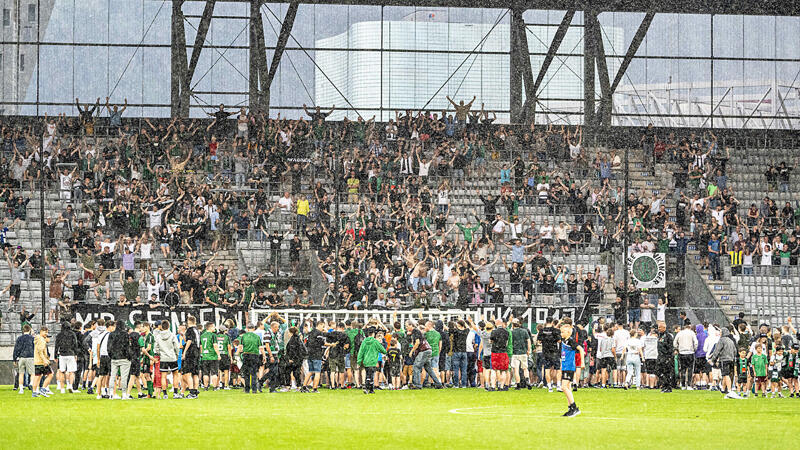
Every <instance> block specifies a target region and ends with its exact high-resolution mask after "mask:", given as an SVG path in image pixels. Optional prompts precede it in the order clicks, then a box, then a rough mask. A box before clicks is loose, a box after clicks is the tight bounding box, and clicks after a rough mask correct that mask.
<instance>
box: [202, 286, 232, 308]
mask: <svg viewBox="0 0 800 450" xmlns="http://www.w3.org/2000/svg"><path fill="white" fill-rule="evenodd" d="M231 288H232V287H231ZM221 290H222V289H220V287H219V286H217V285H216V284H212V285H211V286H209V287H207V288H206V292H205V294H206V303H208V304H209V305H211V306H219V293H220V291H221Z"/></svg>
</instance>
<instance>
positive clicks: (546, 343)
mask: <svg viewBox="0 0 800 450" xmlns="http://www.w3.org/2000/svg"><path fill="white" fill-rule="evenodd" d="M554 323H555V320H553V318H552V317H548V318H547V319H545V322H544V328H542V331H541V332H539V336H538V339H539V341H541V343H542V358H543V360H544V362H543V364H542V367H543V368H544V371H545V381H546V382H547V387H548V390H549V391H550V392H553V384H554V383H555V382H556V375H557V373H558V370H559V369H560V365H561V351H560V349H559V346H558V343H559V342H560V341H561V332H560V331H559V330H558V329H557V328H555V327H554V326H553V324H554Z"/></svg>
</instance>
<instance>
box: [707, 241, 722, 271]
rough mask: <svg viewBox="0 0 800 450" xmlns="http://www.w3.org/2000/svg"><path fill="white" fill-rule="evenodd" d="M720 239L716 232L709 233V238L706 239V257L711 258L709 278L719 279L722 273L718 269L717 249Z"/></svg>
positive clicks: (718, 249) (718, 248)
mask: <svg viewBox="0 0 800 450" xmlns="http://www.w3.org/2000/svg"><path fill="white" fill-rule="evenodd" d="M720 246H721V244H720V241H719V238H718V237H717V233H711V240H709V241H708V257H709V259H710V260H711V279H713V280H721V279H722V275H721V274H720V270H719V251H720Z"/></svg>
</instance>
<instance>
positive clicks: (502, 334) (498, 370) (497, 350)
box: [489, 319, 509, 391]
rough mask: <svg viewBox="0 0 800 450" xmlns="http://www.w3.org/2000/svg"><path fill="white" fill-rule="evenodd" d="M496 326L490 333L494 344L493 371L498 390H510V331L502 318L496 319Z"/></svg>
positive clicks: (490, 339) (492, 344)
mask: <svg viewBox="0 0 800 450" xmlns="http://www.w3.org/2000/svg"><path fill="white" fill-rule="evenodd" d="M494 322H495V325H496V328H495V329H494V330H493V331H492V333H491V334H490V335H489V342H490V343H491V346H492V356H491V358H492V372H493V373H494V378H495V379H496V380H497V390H498V391H507V390H508V384H509V383H508V378H509V376H508V375H509V374H508V353H507V350H508V338H509V332H508V330H507V329H506V328H505V324H504V323H503V320H502V319H497V320H495V321H494Z"/></svg>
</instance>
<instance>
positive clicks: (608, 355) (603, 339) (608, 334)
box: [595, 326, 616, 388]
mask: <svg viewBox="0 0 800 450" xmlns="http://www.w3.org/2000/svg"><path fill="white" fill-rule="evenodd" d="M612 336H613V330H612V329H611V327H610V326H608V328H607V329H606V330H605V331H598V332H597V333H596V334H595V338H596V339H597V359H596V361H599V366H600V367H599V368H600V385H601V386H602V387H604V388H605V387H608V375H609V374H608V371H609V370H611V371H612V372H613V371H614V367H616V366H615V365H614V351H613V347H614V339H613V338H612Z"/></svg>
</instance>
